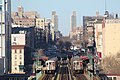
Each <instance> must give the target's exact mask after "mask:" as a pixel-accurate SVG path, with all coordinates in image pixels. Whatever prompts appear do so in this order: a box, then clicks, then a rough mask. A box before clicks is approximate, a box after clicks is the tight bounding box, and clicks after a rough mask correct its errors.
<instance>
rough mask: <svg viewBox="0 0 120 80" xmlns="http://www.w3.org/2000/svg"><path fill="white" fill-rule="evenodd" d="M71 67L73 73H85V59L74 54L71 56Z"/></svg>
mask: <svg viewBox="0 0 120 80" xmlns="http://www.w3.org/2000/svg"><path fill="white" fill-rule="evenodd" d="M71 68H72V70H73V73H81V74H83V73H84V70H83V60H82V59H80V57H79V56H74V57H72V58H71Z"/></svg>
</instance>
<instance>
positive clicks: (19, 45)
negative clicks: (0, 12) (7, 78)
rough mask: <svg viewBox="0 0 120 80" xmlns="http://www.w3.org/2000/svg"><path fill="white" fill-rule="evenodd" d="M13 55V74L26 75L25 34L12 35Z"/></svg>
mask: <svg viewBox="0 0 120 80" xmlns="http://www.w3.org/2000/svg"><path fill="white" fill-rule="evenodd" d="M11 44H12V53H11V59H12V60H11V64H12V67H11V73H13V74H24V73H25V72H24V70H23V68H22V67H24V48H25V34H12V35H11Z"/></svg>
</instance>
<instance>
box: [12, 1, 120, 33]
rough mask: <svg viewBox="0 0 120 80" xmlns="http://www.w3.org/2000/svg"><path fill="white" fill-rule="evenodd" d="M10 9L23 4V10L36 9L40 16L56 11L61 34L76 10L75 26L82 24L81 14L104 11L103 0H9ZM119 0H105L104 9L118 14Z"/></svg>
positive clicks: (14, 9)
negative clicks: (10, 3) (10, 2)
mask: <svg viewBox="0 0 120 80" xmlns="http://www.w3.org/2000/svg"><path fill="white" fill-rule="evenodd" d="M11 1H12V11H17V7H18V6H23V7H24V11H37V12H38V13H39V14H40V17H41V18H44V17H45V18H51V14H52V11H56V13H57V15H58V21H59V30H60V31H61V32H62V34H63V35H68V34H69V31H70V16H71V15H72V12H73V11H76V15H77V26H80V25H82V17H83V16H95V15H96V11H99V13H100V15H103V14H104V12H105V0H11ZM119 4H120V0H110V1H108V0H106V10H108V11H109V12H110V13H118V14H119V15H120V6H119Z"/></svg>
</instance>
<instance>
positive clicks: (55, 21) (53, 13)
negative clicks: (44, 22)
mask: <svg viewBox="0 0 120 80" xmlns="http://www.w3.org/2000/svg"><path fill="white" fill-rule="evenodd" d="M52 23H53V25H54V31H55V32H58V15H57V14H56V11H52Z"/></svg>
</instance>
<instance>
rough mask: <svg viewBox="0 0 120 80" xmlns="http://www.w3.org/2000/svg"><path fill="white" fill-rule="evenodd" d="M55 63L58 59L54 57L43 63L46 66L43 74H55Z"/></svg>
mask: <svg viewBox="0 0 120 80" xmlns="http://www.w3.org/2000/svg"><path fill="white" fill-rule="evenodd" d="M57 61H58V58H57V57H54V58H51V59H49V60H47V61H46V62H45V65H46V70H45V73H46V74H47V73H55V71H56V69H57Z"/></svg>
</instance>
